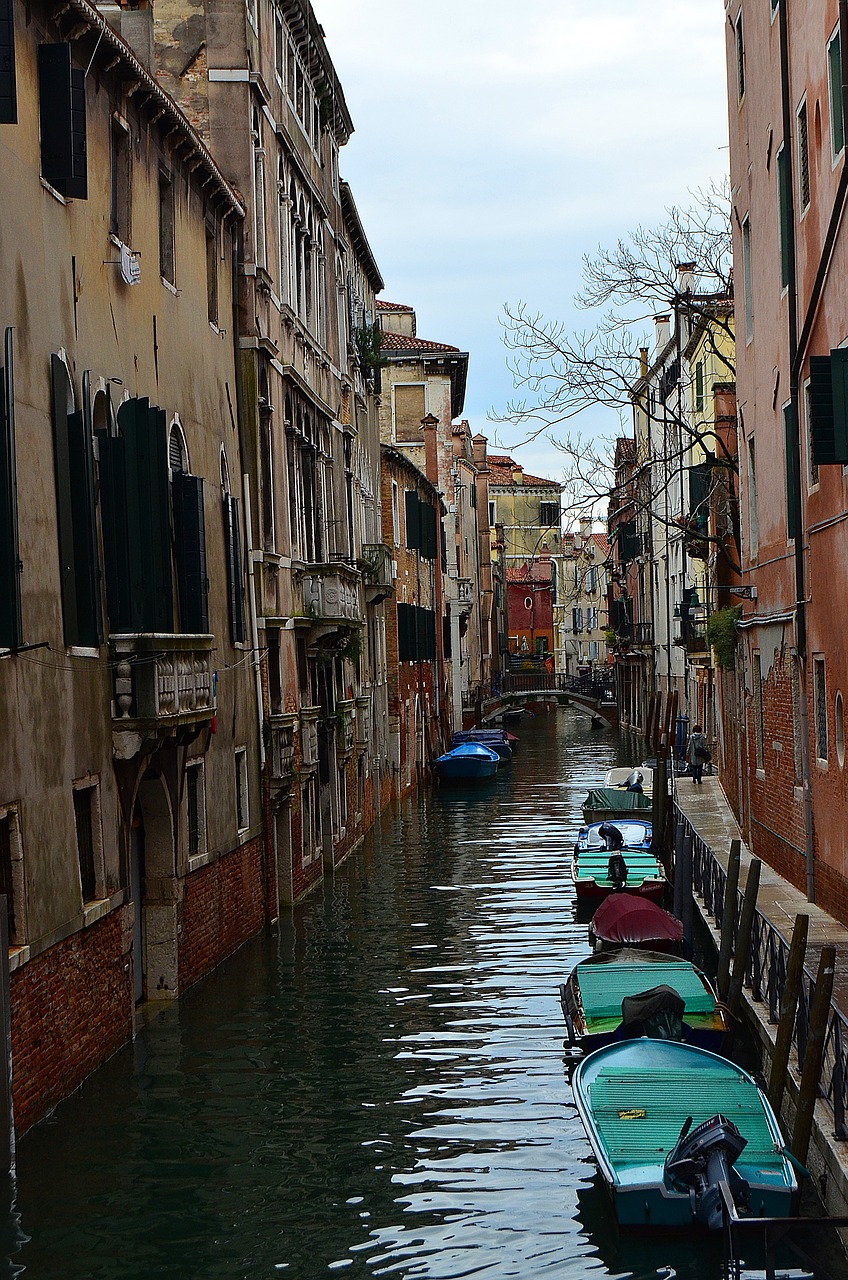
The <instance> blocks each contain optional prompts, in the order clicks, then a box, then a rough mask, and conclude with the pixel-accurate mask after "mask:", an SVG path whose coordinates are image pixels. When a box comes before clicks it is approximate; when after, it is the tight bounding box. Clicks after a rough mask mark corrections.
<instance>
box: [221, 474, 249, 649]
mask: <svg viewBox="0 0 848 1280" xmlns="http://www.w3.org/2000/svg"><path fill="white" fill-rule="evenodd" d="M224 540H225V542H226V551H227V592H228V598H229V614H230V639H231V640H232V642H233V644H240V643H241V642H242V641H244V640H245V639H246V636H247V629H246V627H245V617H244V571H243V568H242V560H241V525H240V523H239V502H238V498H234V497H233V495H232V494H230V493H225V494H224Z"/></svg>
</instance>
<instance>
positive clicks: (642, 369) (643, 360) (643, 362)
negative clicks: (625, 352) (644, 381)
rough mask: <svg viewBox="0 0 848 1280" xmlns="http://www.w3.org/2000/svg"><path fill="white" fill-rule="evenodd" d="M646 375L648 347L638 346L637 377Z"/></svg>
mask: <svg viewBox="0 0 848 1280" xmlns="http://www.w3.org/2000/svg"><path fill="white" fill-rule="evenodd" d="M647 376H648V348H647V347H640V348H639V377H640V378H646V377H647Z"/></svg>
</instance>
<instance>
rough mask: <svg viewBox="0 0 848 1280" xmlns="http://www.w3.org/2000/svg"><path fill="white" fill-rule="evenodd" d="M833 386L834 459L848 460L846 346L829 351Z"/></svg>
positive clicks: (841, 461) (842, 461) (847, 369)
mask: <svg viewBox="0 0 848 1280" xmlns="http://www.w3.org/2000/svg"><path fill="white" fill-rule="evenodd" d="M830 373H831V384H832V388H833V446H834V455H835V457H834V460H835V461H836V462H838V463H846V462H848V347H837V349H836V350H835V351H831V353H830Z"/></svg>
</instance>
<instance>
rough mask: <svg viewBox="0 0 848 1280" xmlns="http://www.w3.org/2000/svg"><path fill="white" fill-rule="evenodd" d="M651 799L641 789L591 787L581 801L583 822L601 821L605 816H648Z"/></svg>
mask: <svg viewBox="0 0 848 1280" xmlns="http://www.w3.org/2000/svg"><path fill="white" fill-rule="evenodd" d="M651 806H652V801H651V797H650V796H646V795H645V794H644V793H643V792H641V791H626V790H624V789H623V788H621V787H593V788H592V790H591V791H590V792H589V794H588V796H587V797H586V799H585V800H584V801H583V820H584V822H603V821H604V820H605V819H607V818H622V817H634V816H637V817H638V816H639V814H643V815H644V816H645V817H649V816H650V814H651Z"/></svg>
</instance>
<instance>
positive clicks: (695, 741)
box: [686, 724, 710, 785]
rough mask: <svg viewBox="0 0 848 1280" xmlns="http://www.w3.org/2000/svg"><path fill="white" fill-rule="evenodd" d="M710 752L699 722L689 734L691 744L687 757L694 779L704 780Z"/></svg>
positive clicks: (701, 781) (687, 749)
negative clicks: (705, 766)
mask: <svg viewBox="0 0 848 1280" xmlns="http://www.w3.org/2000/svg"><path fill="white" fill-rule="evenodd" d="M709 756H710V753H709V751H708V750H707V740H706V738H705V737H704V734H703V732H702V730H701V726H700V725H699V724H696V725H693V726H692V733H691V734H690V736H689V745H688V747H687V748H686V759H687V760H688V761H689V763H690V765H691V766H692V781H693V782H696V783H697V782H700V783H701V785H703V782H704V765H705V764H706V763H707V760H708V759H709Z"/></svg>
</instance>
